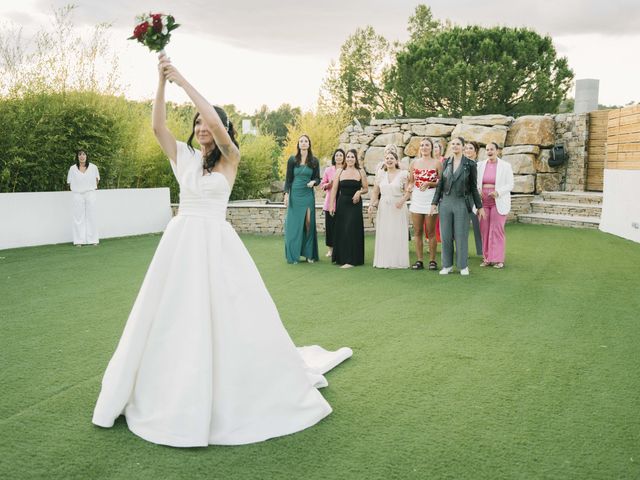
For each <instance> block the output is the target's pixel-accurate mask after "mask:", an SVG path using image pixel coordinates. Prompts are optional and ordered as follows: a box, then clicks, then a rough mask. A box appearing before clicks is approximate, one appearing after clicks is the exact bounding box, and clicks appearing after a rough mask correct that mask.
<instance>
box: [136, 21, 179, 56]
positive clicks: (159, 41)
mask: <svg viewBox="0 0 640 480" xmlns="http://www.w3.org/2000/svg"><path fill="white" fill-rule="evenodd" d="M136 21H137V22H138V24H137V25H136V27H135V28H134V29H133V35H132V36H131V37H129V38H128V39H127V40H137V41H138V42H140V43H142V44H143V45H146V46H147V47H148V48H149V50H151V51H153V52H160V51H161V50H163V49H164V47H165V46H166V45H167V44H168V43H169V40H170V39H171V31H172V30H175V29H176V28H178V27H179V26H180V25H179V24H177V23H176V20H175V18H173V16H172V15H164V14H162V13H149V14H142V15H139V16H137V17H136Z"/></svg>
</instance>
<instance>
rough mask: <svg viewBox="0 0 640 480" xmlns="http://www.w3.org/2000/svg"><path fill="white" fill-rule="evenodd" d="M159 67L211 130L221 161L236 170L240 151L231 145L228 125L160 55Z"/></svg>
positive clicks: (163, 56)
mask: <svg viewBox="0 0 640 480" xmlns="http://www.w3.org/2000/svg"><path fill="white" fill-rule="evenodd" d="M159 58H160V66H161V68H162V71H163V72H164V75H165V77H166V79H167V80H170V81H172V82H174V83H175V84H176V85H178V86H179V87H181V88H182V89H183V90H184V91H185V93H186V94H187V95H188V96H189V98H190V99H191V101H192V102H193V104H194V105H195V107H196V110H198V112H199V113H200V116H201V117H202V119H203V121H204V122H205V123H206V125H207V127H209V129H210V130H211V134H212V135H213V139H214V141H215V143H216V145H217V146H218V148H219V149H220V151H221V152H222V161H223V162H229V163H230V166H232V167H234V168H237V167H238V164H239V163H240V150H238V147H236V145H235V144H234V143H233V141H232V140H231V137H230V136H229V132H228V131H227V129H228V125H224V124H223V123H222V120H220V116H219V115H218V113H217V112H216V110H215V109H214V108H213V107H212V106H211V104H210V103H209V102H208V101H207V99H206V98H204V97H203V96H202V95H201V94H200V93H199V92H198V91H197V90H196V89H195V88H194V87H193V85H191V84H190V83H189V82H187V80H186V79H185V78H184V77H183V76H182V74H181V73H180V72H179V71H178V69H177V68H176V67H175V66H174V65H173V64H172V63H171V62H170V61H169V59H168V58H167V57H166V56H165V55H164V54H161V55H160V57H159Z"/></svg>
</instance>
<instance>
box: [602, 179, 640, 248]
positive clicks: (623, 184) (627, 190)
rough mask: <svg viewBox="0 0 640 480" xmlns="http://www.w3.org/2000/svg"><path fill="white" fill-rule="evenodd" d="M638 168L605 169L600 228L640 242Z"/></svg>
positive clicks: (639, 183) (639, 181) (639, 182)
mask: <svg viewBox="0 0 640 480" xmlns="http://www.w3.org/2000/svg"><path fill="white" fill-rule="evenodd" d="M638 185H640V170H609V169H607V170H605V171H604V190H603V198H602V216H601V218H600V230H602V231H603V232H607V233H612V234H614V235H618V236H619V237H623V238H627V239H629V240H633V241H635V242H640V197H639V196H638Z"/></svg>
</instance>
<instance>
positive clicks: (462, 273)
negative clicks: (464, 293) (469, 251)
mask: <svg viewBox="0 0 640 480" xmlns="http://www.w3.org/2000/svg"><path fill="white" fill-rule="evenodd" d="M460 275H469V267H467V268H463V269H462V270H460Z"/></svg>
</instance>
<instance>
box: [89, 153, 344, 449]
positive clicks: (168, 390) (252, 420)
mask: <svg viewBox="0 0 640 480" xmlns="http://www.w3.org/2000/svg"><path fill="white" fill-rule="evenodd" d="M177 146H178V155H177V157H178V160H177V165H173V164H172V167H173V169H174V173H175V174H176V177H177V178H178V182H179V183H180V209H179V213H178V215H177V216H176V217H175V218H173V219H172V220H171V222H169V225H168V226H167V229H166V231H165V233H164V235H163V236H162V239H161V240H160V243H159V245H158V249H157V250H156V253H155V255H154V257H153V260H152V262H151V265H150V266H149V270H148V271H147V274H146V276H145V279H144V282H143V284H142V287H141V289H140V292H139V294H138V297H137V299H136V302H135V304H134V306H133V309H132V311H131V314H130V316H129V319H128V321H127V324H126V326H125V329H124V332H123V334H122V338H121V339H120V342H119V344H118V347H117V349H116V351H115V353H114V355H113V357H112V359H111V361H110V362H109V365H108V367H107V370H106V372H105V374H104V378H103V380H102V390H101V392H100V395H99V397H98V401H97V404H96V407H95V410H94V414H93V423H94V424H96V425H99V426H102V427H111V426H112V425H113V423H114V420H115V419H116V418H117V417H118V416H119V415H121V414H124V415H125V417H126V420H127V425H128V426H129V429H130V430H131V431H132V432H133V433H135V434H136V435H138V436H140V437H142V438H144V439H146V440H148V441H150V442H154V443H158V444H163V445H171V446H175V447H196V446H206V445H208V444H219V445H239V444H245V443H253V442H259V441H262V440H266V439H268V438H272V437H277V436H281V435H287V434H290V433H293V432H297V431H299V430H303V429H305V428H307V427H310V426H311V425H314V424H316V423H317V422H319V421H320V420H321V419H322V418H324V417H325V416H327V415H328V414H329V413H331V407H330V406H329V404H328V403H327V402H326V400H325V399H324V398H323V397H322V395H321V394H320V392H319V391H318V390H317V388H318V387H322V386H326V385H327V382H326V380H325V378H324V377H323V375H322V374H323V373H325V372H326V371H327V370H329V369H331V368H333V367H334V366H335V365H337V364H339V363H340V362H342V361H343V360H345V359H346V358H348V357H350V356H351V354H352V352H351V350H350V349H349V348H341V349H339V350H337V351H335V352H328V351H326V350H323V349H322V348H320V347H318V346H313V347H303V348H300V349H296V347H295V345H294V344H293V342H292V341H291V338H290V337H289V335H288V334H287V331H286V330H285V328H284V326H283V325H282V322H281V320H280V316H279V314H278V310H277V309H276V306H275V304H274V303H273V300H272V299H271V296H270V295H269V292H268V291H267V289H266V287H265V285H264V283H263V281H262V278H261V277H260V273H259V272H258V270H257V268H256V266H255V264H254V263H253V260H252V259H251V256H250V255H249V253H248V252H247V250H246V248H245V247H244V245H243V243H242V241H241V240H240V238H239V237H238V235H237V234H236V232H235V230H234V229H233V228H232V227H231V225H230V224H229V223H227V222H226V221H225V214H226V207H227V202H228V199H229V194H230V193H231V189H230V187H229V184H228V182H227V179H226V177H224V175H222V174H220V173H217V172H214V173H213V174H211V175H207V176H203V175H202V158H201V155H200V152H199V151H198V150H196V151H195V152H191V151H190V150H189V149H188V148H187V146H186V144H184V143H181V142H178V144H177Z"/></svg>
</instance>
